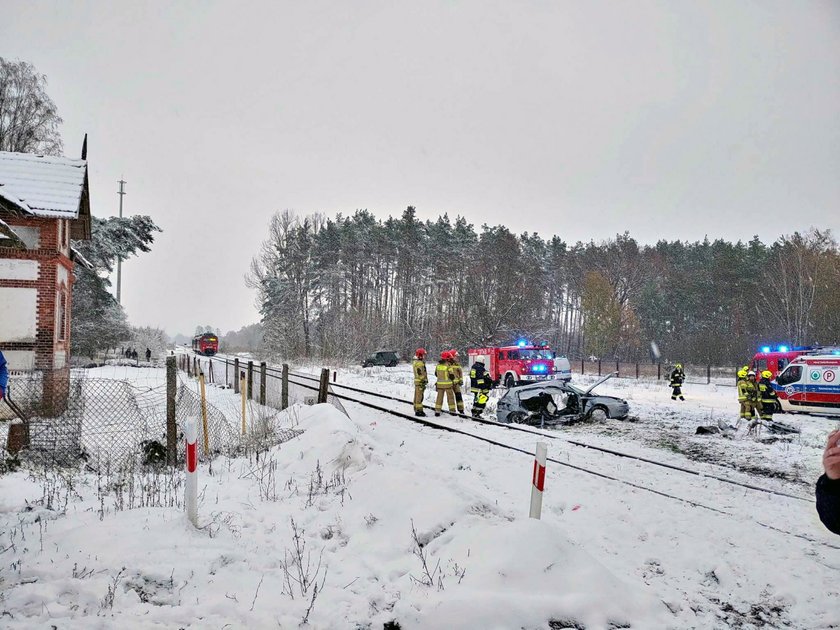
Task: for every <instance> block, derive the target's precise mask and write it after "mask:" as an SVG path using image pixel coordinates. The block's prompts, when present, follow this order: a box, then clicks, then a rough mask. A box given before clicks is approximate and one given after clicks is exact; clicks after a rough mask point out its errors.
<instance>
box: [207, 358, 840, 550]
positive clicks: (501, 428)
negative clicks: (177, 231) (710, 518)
mask: <svg viewBox="0 0 840 630" xmlns="http://www.w3.org/2000/svg"><path fill="white" fill-rule="evenodd" d="M222 360H223V361H224V360H225V359H222ZM267 372H268V374H269V376H270V377H272V378H280V374H281V370H279V369H277V368H273V367H268V368H267ZM318 381H319V379H318V378H317V377H315V376H312V375H309V374H302V373H299V372H290V373H289V383H290V384H292V385H294V386H296V387H301V388H303V389H307V390H310V391H317V390H318V385H317V384H318ZM330 388H331V390H332V391H331V392H330V395H331V396H334V397H335V398H336V399H338V400H340V401H341V402H342V403H349V404H351V405H358V406H360V407H362V408H366V409H371V410H374V411H378V412H382V413H386V414H389V415H391V416H394V417H397V418H400V419H402V420H405V421H407V422H410V423H413V424H416V425H420V426H423V427H427V428H431V429H434V430H439V431H445V432H448V433H453V434H458V435H462V436H464V437H466V438H469V439H474V440H478V441H480V442H483V443H486V444H489V445H492V446H494V447H496V448H502V449H506V450H509V451H512V452H517V453H520V454H522V455H526V456H529V457H533V456H534V447H533V445H532V443H531V444H528V443H525V442H524V441H523V440H522V439H521V438H525V436H526V435H527V436H528V438H529V439H530V438H540V439H547V440H552V441H555V442H559V443H562V444H564V445H568V446H569V447H570V448H572V449H573V450H574V451H575V452H579V453H581V458H582V459H584V460H586V461H584V462H582V463H572V462H571V461H570V459H571V456H569V458H568V459H567V460H566V461H564V460H563V459H560V458H558V457H549V458H548V461H549V462H551V463H553V464H556V465H558V466H561V467H563V468H567V469H571V470H574V471H576V472H578V473H580V474H584V475H589V476H594V477H597V478H601V479H604V480H605V481H608V482H612V483H616V484H621V485H623V486H627V487H630V488H633V489H636V490H639V491H642V492H647V493H650V494H652V495H656V496H660V497H663V498H665V499H667V500H670V501H675V502H679V503H681V504H684V505H689V506H692V507H695V508H698V509H702V510H706V511H709V512H713V513H716V514H719V515H721V516H724V517H726V518H731V519H740V520H744V521H747V522H749V523H750V524H754V525H757V526H760V527H762V528H765V529H768V530H771V531H774V532H777V533H779V534H782V535H784V536H787V537H792V538H796V539H798V540H804V541H807V542H810V543H813V544H816V545H820V546H825V547H829V548H832V549H840V546H837V545H833V544H831V543H829V542H826V541H822V540H818V539H816V538H814V537H812V536H810V535H808V534H803V533H800V532H795V531H790V530H787V529H784V528H781V527H777V526H776V525H773V524H772V523H769V522H766V521H763V520H759V519H757V518H755V517H754V516H753V515H752V514H738V513H735V512H732V511H731V507H732V506H721V505H720V503H719V501H720V499H721V498H723V499H724V500H729V501H730V503H731V504H733V505H735V506H737V505H738V504H739V501H740V498H741V495H737V496H736V495H735V492H736V491H737V492H740V493H741V494H743V493H744V492H753V493H760V494H764V495H766V496H768V498H774V497H775V498H776V500H777V501H784V502H787V501H793V502H796V503H797V504H801V503H803V502H805V503H812V502H813V499H811V498H810V497H803V496H799V495H796V494H791V493H788V492H783V491H780V490H775V489H772V488H765V487H762V486H758V485H755V484H751V483H745V482H742V481H738V480H735V479H730V478H727V477H723V476H720V475H716V474H710V473H705V472H702V471H698V470H693V469H690V468H687V467H684V466H678V465H675V464H670V463H667V462H661V461H657V460H654V459H651V458H648V457H642V456H639V455H633V454H630V453H625V452H622V451H618V450H615V449H609V448H605V447H601V446H597V445H593V444H587V443H585V442H581V441H578V440H572V439H569V438H566V437H563V436H561V435H557V434H555V433H553V432H547V431H541V430H539V429H535V428H530V427H526V426H518V425H513V424H501V423H498V422H495V421H493V420H486V419H478V420H476V419H475V418H473V417H472V416H467V415H465V414H458V413H454V414H449V415H448V417H447V414H444V416H442V417H441V418H442V419H434V420H433V419H429V418H428V417H417V416H415V415H414V414H413V410H412V405H413V402H412V401H410V400H406V399H403V398H399V397H397V396H390V395H388V394H382V393H379V392H372V391H369V390H365V389H362V388H359V387H353V386H351V385H344V384H340V383H330ZM336 390H342V392H351V393H352V395H351V394H346V393H338V392H337V391H336ZM406 406H408V408H409V409H410V410H411V411H410V412H405V411H401V410H400V409H405V407H406ZM424 407H425V408H426V409H434V407H432V406H431V405H425V404H424ZM449 419H451V420H452V422H449V421H448V420H449ZM463 420H467V421H469V422H468V423H465V422H463ZM512 434H515V435H516V436H517V437H519V438H520V439H519V440H510V439H507V438H506V436H510V435H512ZM583 454H586V455H588V456H590V457H588V458H587V457H585V456H584V455H583ZM591 456H596V457H600V458H601V459H600V461H593V457H591ZM576 457H577V456H576ZM604 457H608V458H610V459H613V460H614V461H617V462H626V463H629V464H631V465H633V466H637V467H639V468H640V467H643V466H650V467H657V468H660V469H662V470H663V471H664V472H665V475H663V477H662V478H660V479H658V481H661V483H657V487H651V486H650V485H647V484H645V483H641V482H640V481H638V480H633V479H629V478H627V473H628V472H633V471H631V470H628V469H626V468H622V469H621V471H620V472H621V473H623V474H621V475H618V474H610V473H608V472H604V470H603V458H604ZM598 467H600V468H601V469H600V470H599V469H598ZM669 475H679V476H681V477H690V478H694V479H695V480H700V481H703V480H712V481H715V482H717V484H716V486H715V487H714V488H709V487H708V485H707V484H701V485H700V486H699V487H697V486H696V485H695V487H694V488H692V490H695V491H698V492H701V493H704V494H705V495H706V496H705V497H704V498H703V499H699V498H697V497H692V498H687V497H685V496H680V494H678V491H677V490H673V489H670V490H668V489H666V486H667V485H668V483H667V481H668V476H669ZM678 483H679V482H678ZM724 488H728V489H729V490H730V492H729V493H724V492H722V489H724ZM712 499H715V500H712Z"/></svg>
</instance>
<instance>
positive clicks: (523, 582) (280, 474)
mask: <svg viewBox="0 0 840 630" xmlns="http://www.w3.org/2000/svg"><path fill="white" fill-rule="evenodd" d="M138 375H143V374H142V373H138ZM148 376H150V377H151V376H152V375H151V374H149V375H148ZM143 377H144V378H145V377H146V375H143ZM378 386H381V387H388V384H385V383H382V382H381V381H378ZM392 386H394V387H402V384H399V385H397V384H392ZM390 391H392V392H395V391H399V390H395V389H392V390H390ZM213 395H214V396H217V397H219V399H220V404H223V401H221V397H223V396H228V397H230V398H231V403H230V404H232V405H233V404H235V403H236V401H237V398H236V396H235V394H233V393H232V392H230V391H229V390H222V389H219V390H218V391H216V392H214V394H213ZM347 407H348V411H349V412H350V417H349V418H348V417H346V416H344V415H343V414H341V413H339V412H338V411H337V410H335V409H334V408H333V407H331V406H329V405H316V406H311V407H309V406H295V407H293V408H290V409H289V410H287V411H285V412H282V413H279V414H277V415H276V417H274V418H273V420H274V421H275V422H276V423H277V424H278V426H279V427H287V428H288V427H291V426H294V427H296V428H298V429H302V430H303V433H302V434H300V435H299V436H298V437H296V438H294V439H292V440H290V441H288V442H285V443H283V444H281V445H279V446H276V447H273V448H271V449H269V450H267V451H261V452H260V453H259V454H257V453H254V452H251V453H249V454H248V455H246V456H243V457H238V458H230V459H228V458H221V457H220V458H217V459H216V460H214V461H213V462H209V463H202V464H200V467H199V493H200V496H199V524H200V526H201V527H200V528H199V529H194V528H192V527H191V526H190V525H189V524H188V522H187V520H186V518H185V515H184V513H183V508H182V505H181V503H180V501H181V499H182V496H181V494H180V493H181V492H182V488H181V487H180V486H177V482H178V479H177V478H176V479H175V480H174V483H175V485H174V486H172V487H175V489H176V490H175V491H176V493H177V497H176V498H177V499H178V500H177V501H175V502H174V503H173V502H172V501H171V497H172V495H171V493H170V494H169V495H167V494H166V493H165V492H162V491H161V490H160V488H158V490H155V487H154V485H155V483H158V484H160V483H165V482H163V481H158V482H155V481H154V480H153V479H152V478H150V477H148V476H147V477H146V480H145V481H144V483H143V484H134V486H133V490H128V489H127V488H128V485H127V481H126V479H125V478H124V477H119V476H118V475H116V476H111V477H107V476H104V475H103V474H102V473H100V475H99V476H97V475H95V474H92V473H81V472H78V471H76V472H71V471H66V472H63V473H61V474H58V473H55V472H48V473H35V474H32V475H30V474H29V473H27V472H17V473H13V474H8V475H5V476H1V477H0V549H5V550H7V551H5V553H4V554H3V555H2V556H0V558H1V559H2V563H0V588H2V602H1V603H0V608H2V610H5V611H7V612H8V613H9V614H8V615H4V616H3V617H2V619H3V624H4V627H10V628H41V627H49V626H50V625H56V626H57V627H59V628H62V629H66V628H91V627H93V628H96V627H102V628H106V627H130V628H145V627H190V626H192V627H224V626H226V625H228V626H230V627H256V628H262V627H281V628H295V627H299V626H300V624H301V623H302V621H303V620H304V619H306V620H307V623H308V626H307V627H310V628H325V629H326V628H352V629H356V628H358V629H367V628H369V629H370V630H378V629H379V628H382V626H383V624H385V623H387V622H391V621H395V622H398V623H399V624H400V626H401V627H402V628H406V629H407V628H527V629H536V628H548V624H549V621H553V622H555V624H554V625H555V626H557V625H558V624H566V625H568V626H570V627H586V628H606V627H610V626H611V625H612V626H619V627H620V626H623V625H625V624H629V626H630V627H633V628H644V629H648V628H653V629H655V628H667V627H670V628H707V627H731V626H739V627H744V628H751V627H760V626H761V625H764V626H767V627H780V626H786V627H793V628H813V627H825V626H829V625H831V624H832V623H833V624H840V613H838V610H840V608H838V606H837V603H838V600H837V589H836V575H837V571H838V570H840V553H838V551H836V550H835V549H834V548H832V547H827V546H825V545H823V544H820V542H821V540H824V541H825V542H826V543H830V542H832V540H831V539H829V536H828V535H826V534H824V533H823V532H821V531H820V530H819V529H818V527H819V524H818V523H816V522H814V523H811V521H812V520H813V521H815V519H814V517H813V514H812V512H813V506H812V505H808V504H802V503H795V502H791V501H789V500H781V499H778V498H773V499H771V500H768V497H766V496H765V495H760V496H759V495H754V494H752V493H749V492H744V491H743V489H738V490H737V491H735V492H732V491H731V489H729V488H725V487H722V486H720V485H719V484H718V483H717V482H711V481H709V480H707V479H703V478H698V477H685V476H683V475H680V474H677V473H673V472H672V473H667V474H665V473H663V472H662V471H661V469H653V468H651V467H649V466H642V465H640V464H638V463H633V462H625V461H618V460H614V459H609V458H607V457H606V456H604V455H603V454H597V453H588V452H585V451H584V452H581V451H575V450H571V449H568V448H563V447H561V446H560V445H559V444H558V443H554V442H553V443H552V446H551V447H550V448H551V455H552V456H553V457H555V458H562V460H563V461H569V460H571V461H572V462H573V463H575V464H578V465H583V466H588V467H592V468H595V469H600V470H602V471H603V472H605V473H609V474H613V475H616V476H618V477H629V478H631V479H633V480H634V481H636V482H639V483H640V484H643V485H647V486H651V487H665V486H667V489H668V490H669V491H672V492H675V493H676V494H678V495H681V496H686V497H690V498H697V499H699V500H702V501H707V502H709V503H713V504H714V505H716V506H718V507H721V508H725V509H727V510H733V511H734V512H735V514H736V516H737V518H729V517H727V516H726V515H722V514H719V513H714V512H710V511H704V510H701V509H698V508H689V507H687V506H686V505H685V504H684V503H679V502H676V501H672V500H668V499H666V498H663V497H658V496H654V495H651V494H649V493H646V492H643V491H640V490H637V489H631V488H628V487H627V486H623V485H620V484H617V483H616V482H612V481H607V480H604V479H601V478H595V477H592V476H589V475H585V474H583V473H580V472H579V471H574V470H570V469H568V468H561V467H560V466H557V465H551V466H550V467H549V470H548V475H547V481H546V495H545V498H544V505H543V519H544V520H542V521H534V520H530V519H528V518H527V513H528V503H529V480H530V474H531V461H530V459H529V458H528V457H526V456H523V455H522V454H519V453H513V452H511V451H505V450H502V449H499V448H498V447H494V446H490V445H488V444H486V443H481V442H477V441H475V440H470V439H469V438H467V437H464V436H458V435H453V434H448V433H443V432H440V431H435V430H432V429H428V428H425V427H420V426H418V425H415V424H411V423H409V422H406V421H404V420H400V419H397V418H394V417H393V416H389V415H387V414H383V413H380V412H376V411H372V410H369V409H366V408H363V407H361V406H358V405H352V404H348V405H347ZM453 422H454V421H453ZM462 426H463V427H465V428H472V427H473V425H472V424H471V423H469V422H464V423H462ZM481 430H487V431H490V430H492V431H499V429H498V428H496V427H485V428H482V429H481ZM494 436H495V435H494ZM495 437H499V436H495ZM607 437H609V439H612V440H620V439H621V438H622V436H621V434H620V433H618V434H616V435H612V436H605V439H607ZM503 439H505V440H510V441H511V442H512V441H513V440H514V437H513V436H512V435H511V436H503ZM521 439H522V440H523V441H522V442H521V444H520V445H521V446H523V447H526V446H527V447H530V448H532V447H533V442H534V440H535V438H534V436H528V435H525V436H523V437H522V438H521ZM625 439H627V438H625ZM526 441H527V443H526ZM631 445H632V440H630V439H627V441H626V442H625V446H627V447H629V446H631ZM170 489H171V488H170ZM129 491H130V492H135V493H139V495H140V496H141V497H142V501H139V500H138V499H136V498H135V504H138V501H139V503H140V504H142V505H143V507H140V508H138V509H131V510H127V509H124V508H125V502H126V496H125V495H126V493H127V492H129ZM167 496H168V497H169V499H167ZM756 515H761V518H764V519H765V520H768V521H770V522H772V523H773V524H774V525H775V526H777V527H779V528H781V529H790V530H793V531H795V532H802V533H804V534H807V535H808V536H809V537H812V538H814V539H816V540H815V541H814V542H807V541H805V540H802V539H801V538H792V537H790V536H785V535H783V534H782V533H780V532H778V531H770V530H767V529H765V528H761V527H758V526H757V525H756V523H755V520H752V517H754V516H756ZM821 537H822V538H821ZM302 582H305V584H303V583H302ZM316 586H317V591H316ZM313 601H314V603H313ZM663 602H667V604H665V603H663Z"/></svg>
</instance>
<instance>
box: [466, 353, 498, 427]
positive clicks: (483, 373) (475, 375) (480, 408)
mask: <svg viewBox="0 0 840 630" xmlns="http://www.w3.org/2000/svg"><path fill="white" fill-rule="evenodd" d="M492 387H493V379H491V378H490V375H489V374H488V373H487V370H485V369H484V364H483V363H480V362H476V363H473V366H472V368H470V391H471V392H472V393H473V407H472V415H473V416H474V417H476V418H480V417H481V414H482V413H483V412H484V407H486V406H487V400H488V399H489V397H490V396H489V394H490V389H491V388H492Z"/></svg>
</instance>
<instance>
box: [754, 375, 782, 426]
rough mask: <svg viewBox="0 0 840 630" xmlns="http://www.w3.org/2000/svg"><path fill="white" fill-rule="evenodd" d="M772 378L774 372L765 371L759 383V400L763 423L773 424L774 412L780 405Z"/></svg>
mask: <svg viewBox="0 0 840 630" xmlns="http://www.w3.org/2000/svg"><path fill="white" fill-rule="evenodd" d="M772 378H773V372H771V371H770V370H764V371H763V372H762V373H761V380H760V381H759V382H758V399H759V401H760V402H761V411H760V413H759V417H760V418H761V420H762V422H770V423H772V422H773V412H775V411H776V405H778V404H779V397H778V396H777V395H776V390H775V389H773V384H772V383H771V382H770V380H771V379H772Z"/></svg>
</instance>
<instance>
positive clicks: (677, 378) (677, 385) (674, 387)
mask: <svg viewBox="0 0 840 630" xmlns="http://www.w3.org/2000/svg"><path fill="white" fill-rule="evenodd" d="M684 381H685V372H683V369H682V366H681V365H679V364H677V366H676V367H675V368H674V370H673V372H671V382H670V386H671V400H676V399H677V396H679V397H680V400H685V397H684V396H683V393H682V384H683V382H684Z"/></svg>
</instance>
